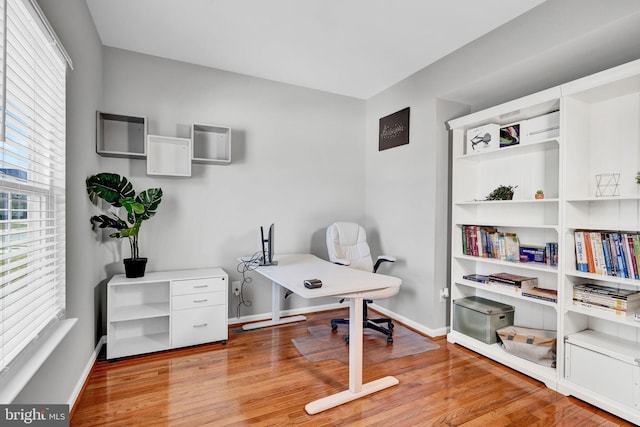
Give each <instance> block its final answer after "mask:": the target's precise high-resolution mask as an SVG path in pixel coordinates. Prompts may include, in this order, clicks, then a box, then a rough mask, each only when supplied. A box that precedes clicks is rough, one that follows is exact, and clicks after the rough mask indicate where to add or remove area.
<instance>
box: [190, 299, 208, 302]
mask: <svg viewBox="0 0 640 427" xmlns="http://www.w3.org/2000/svg"><path fill="white" fill-rule="evenodd" d="M207 301H209V300H208V299H194V300H193V302H207Z"/></svg>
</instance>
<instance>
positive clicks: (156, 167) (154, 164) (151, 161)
mask: <svg viewBox="0 0 640 427" xmlns="http://www.w3.org/2000/svg"><path fill="white" fill-rule="evenodd" d="M191 149H192V148H191V140H190V139H188V138H171V137H168V136H159V135H148V136H147V175H166V176H191Z"/></svg>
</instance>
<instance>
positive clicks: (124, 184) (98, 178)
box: [86, 172, 136, 207]
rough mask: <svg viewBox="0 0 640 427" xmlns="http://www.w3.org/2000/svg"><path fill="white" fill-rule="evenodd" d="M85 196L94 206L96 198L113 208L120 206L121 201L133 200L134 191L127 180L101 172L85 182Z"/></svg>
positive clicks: (113, 174)
mask: <svg viewBox="0 0 640 427" xmlns="http://www.w3.org/2000/svg"><path fill="white" fill-rule="evenodd" d="M86 184H87V194H88V195H89V199H90V200H91V202H92V203H93V204H94V205H95V204H97V202H98V198H101V199H103V200H105V201H106V202H108V203H111V205H113V206H115V207H120V206H122V204H121V203H122V200H127V199H133V198H134V197H135V194H136V192H135V190H134V189H133V185H132V184H131V183H130V182H129V180H128V179H127V178H126V177H124V176H122V177H121V176H120V175H118V174H115V173H108V172H102V173H99V174H97V175H93V176H90V177H89V178H87V180H86Z"/></svg>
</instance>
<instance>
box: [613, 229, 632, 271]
mask: <svg viewBox="0 0 640 427" xmlns="http://www.w3.org/2000/svg"><path fill="white" fill-rule="evenodd" d="M613 240H614V242H615V245H616V256H617V257H618V265H619V266H620V275H619V277H623V278H628V277H629V270H627V263H626V261H625V259H624V249H623V247H622V237H621V236H620V233H613Z"/></svg>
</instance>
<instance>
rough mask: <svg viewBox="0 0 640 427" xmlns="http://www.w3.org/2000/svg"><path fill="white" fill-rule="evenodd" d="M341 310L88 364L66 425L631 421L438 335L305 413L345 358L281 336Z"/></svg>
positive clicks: (335, 380) (300, 332)
mask: <svg viewBox="0 0 640 427" xmlns="http://www.w3.org/2000/svg"><path fill="white" fill-rule="evenodd" d="M347 315H348V312H347V310H339V311H330V312H322V313H315V314H311V315H309V316H308V320H307V321H306V322H300V323H296V324H289V325H284V326H278V327H272V328H265V329H262V330H258V331H252V332H247V333H241V334H234V333H233V330H237V329H238V328H239V326H238V325H233V326H231V327H230V329H229V341H228V343H227V344H226V345H223V344H221V343H215V344H209V345H203V346H198V347H192V348H187V349H181V350H173V351H168V352H163V353H157V354H151V355H145V356H139V357H132V358H128V359H123V360H119V361H116V362H106V361H100V362H97V363H96V365H95V366H94V368H93V371H92V373H91V375H90V377H89V380H88V382H87V384H86V385H85V388H84V390H83V392H82V394H81V396H80V398H79V399H78V401H77V403H76V405H75V407H74V408H73V410H72V418H71V426H72V427H74V426H78V427H79V426H110V427H111V426H162V425H171V426H190V427H192V426H204V425H211V426H245V425H257V426H300V425H302V426H334V425H335V426H338V425H339V426H346V425H355V426H370V425H379V426H432V425H433V426H489V425H490V426H492V427H498V426H553V425H559V426H581V427H582V426H614V425H625V426H626V425H632V424H630V423H627V422H625V421H623V420H621V419H619V418H616V417H615V416H613V415H611V414H609V413H607V412H604V411H602V410H600V409H597V408H595V407H593V406H590V405H588V404H586V403H584V402H582V401H580V400H577V399H574V398H572V397H565V396H563V395H561V394H559V393H556V392H554V391H552V390H550V389H548V388H546V387H545V386H544V384H542V383H539V382H537V381H535V380H533V379H531V378H529V377H527V376H524V375H521V374H519V373H517V372H515V371H513V370H511V369H509V368H506V367H504V366H502V365H500V364H498V363H495V362H492V361H490V360H488V359H486V358H483V357H481V356H479V355H477V354H475V353H473V352H471V351H469V350H466V349H464V348H463V347H460V346H457V345H452V344H449V343H447V341H446V339H444V338H440V339H437V340H435V342H436V343H437V344H439V345H440V348H439V349H438V350H433V351H428V352H426V353H421V354H417V355H413V356H407V357H403V358H399V359H392V360H389V361H386V362H383V363H378V364H375V365H369V366H365V369H364V374H363V380H364V382H368V381H372V380H375V379H378V378H381V377H383V376H386V375H393V376H395V377H396V378H398V379H399V380H400V384H399V385H397V386H395V387H392V388H390V389H386V390H383V391H381V392H378V393H376V394H374V395H372V396H369V397H367V398H364V399H359V400H357V401H354V402H350V403H347V404H345V405H342V406H340V407H338V408H334V409H330V410H328V411H325V412H322V413H320V414H316V415H308V414H307V413H306V412H305V410H304V406H305V404H307V403H308V402H310V401H312V400H315V399H318V398H320V397H324V396H327V395H329V394H333V393H335V392H338V391H342V390H344V389H347V388H348V384H349V380H348V366H346V365H344V364H342V363H340V362H338V361H335V360H328V361H324V362H319V363H310V362H308V361H307V360H306V359H305V358H304V357H303V356H302V355H301V354H300V353H299V352H298V350H297V349H296V348H295V347H294V345H293V344H292V343H291V339H292V338H296V337H300V336H304V335H307V328H308V327H309V326H312V325H318V324H326V323H327V322H329V320H330V319H332V318H336V317H341V316H347ZM381 339H384V338H381ZM394 345H395V344H394Z"/></svg>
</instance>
